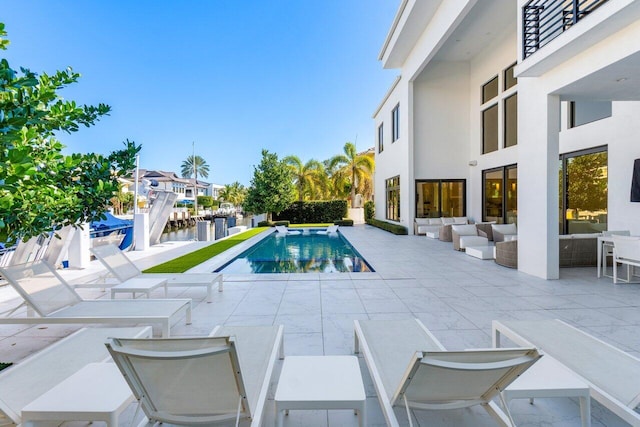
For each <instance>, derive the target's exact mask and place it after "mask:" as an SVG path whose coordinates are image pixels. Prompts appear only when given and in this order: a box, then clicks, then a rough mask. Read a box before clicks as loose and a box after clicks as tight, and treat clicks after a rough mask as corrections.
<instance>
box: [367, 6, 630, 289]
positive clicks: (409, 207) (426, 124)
mask: <svg viewBox="0 0 640 427" xmlns="http://www.w3.org/2000/svg"><path fill="white" fill-rule="evenodd" d="M379 60H380V61H381V62H382V65H383V67H384V68H388V69H398V70H399V73H400V74H399V76H398V78H397V80H396V81H395V82H394V83H393V85H392V86H391V88H390V89H389V91H388V92H387V94H386V95H384V97H383V99H382V101H381V103H380V105H379V106H378V108H377V109H376V111H375V113H374V115H373V118H374V121H375V127H376V141H375V144H376V172H375V194H376V217H377V218H378V219H381V220H386V221H391V222H397V223H400V224H403V225H405V226H407V228H408V229H409V230H410V232H412V230H413V221H414V219H415V218H416V217H441V216H467V217H470V218H473V219H474V220H475V221H476V222H481V221H495V222H497V223H511V222H513V223H517V227H518V269H519V270H520V271H523V272H525V273H528V274H532V275H535V276H538V277H542V278H546V279H557V278H558V277H559V274H560V272H559V262H558V261H559V249H558V239H559V235H561V234H576V233H597V232H600V231H603V230H630V231H631V233H632V234H635V235H640V203H637V202H632V201H631V197H630V194H631V183H632V176H633V173H634V171H633V169H634V160H635V159H638V158H640V1H638V0H517V1H514V0H490V1H485V0H402V1H401V4H400V7H399V9H398V12H397V14H396V16H395V18H394V20H393V23H392V25H391V29H390V30H389V33H388V36H387V38H386V40H385V42H384V45H383V46H382V50H381V52H380V56H379ZM639 166H640V162H639ZM637 173H639V174H640V171H637Z"/></svg>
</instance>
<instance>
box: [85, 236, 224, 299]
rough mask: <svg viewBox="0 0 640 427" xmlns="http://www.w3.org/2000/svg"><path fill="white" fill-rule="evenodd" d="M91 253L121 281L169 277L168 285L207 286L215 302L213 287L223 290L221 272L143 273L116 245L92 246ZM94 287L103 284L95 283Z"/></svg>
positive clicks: (208, 297) (208, 296)
mask: <svg viewBox="0 0 640 427" xmlns="http://www.w3.org/2000/svg"><path fill="white" fill-rule="evenodd" d="M91 253H92V254H93V255H95V257H96V258H97V259H98V260H99V261H100V262H101V263H102V265H104V266H105V267H106V268H107V270H108V271H109V273H111V274H112V275H113V276H114V277H115V278H116V279H117V280H118V281H120V283H122V282H125V281H127V280H129V279H131V278H134V277H141V278H145V277H148V278H157V279H167V286H175V287H191V286H206V287H207V302H213V292H212V287H213V285H214V283H217V284H218V292H222V291H223V286H224V283H223V277H222V274H220V273H143V272H142V271H140V269H139V268H138V267H137V266H136V265H135V264H134V263H133V262H132V261H131V260H130V259H129V257H127V255H126V254H125V253H124V252H122V251H121V250H120V248H118V247H117V246H115V245H102V246H96V247H95V248H91ZM79 286H83V285H79ZM91 286H92V287H100V286H103V285H99V284H93V285H91Z"/></svg>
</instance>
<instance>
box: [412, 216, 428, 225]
mask: <svg viewBox="0 0 640 427" xmlns="http://www.w3.org/2000/svg"><path fill="white" fill-rule="evenodd" d="M415 222H416V224H418V225H428V224H429V218H416V219H415Z"/></svg>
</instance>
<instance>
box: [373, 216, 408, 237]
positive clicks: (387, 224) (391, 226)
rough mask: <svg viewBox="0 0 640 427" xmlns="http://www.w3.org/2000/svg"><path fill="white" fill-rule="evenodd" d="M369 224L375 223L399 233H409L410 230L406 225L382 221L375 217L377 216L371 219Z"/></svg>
mask: <svg viewBox="0 0 640 427" xmlns="http://www.w3.org/2000/svg"><path fill="white" fill-rule="evenodd" d="M367 224H369V225H373V226H374V227H378V228H381V229H383V230H385V231H388V232H390V233H393V234H399V235H405V234H409V230H408V229H407V227H405V226H404V225H400V224H393V223H390V222H386V221H380V220H379V219H375V218H371V219H369V220H368V221H367Z"/></svg>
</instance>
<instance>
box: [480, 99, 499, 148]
mask: <svg viewBox="0 0 640 427" xmlns="http://www.w3.org/2000/svg"><path fill="white" fill-rule="evenodd" d="M497 149H498V104H496V105H494V106H492V107H489V108H487V109H486V110H484V111H483V112H482V154H487V153H491V152H492V151H496V150H497Z"/></svg>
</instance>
